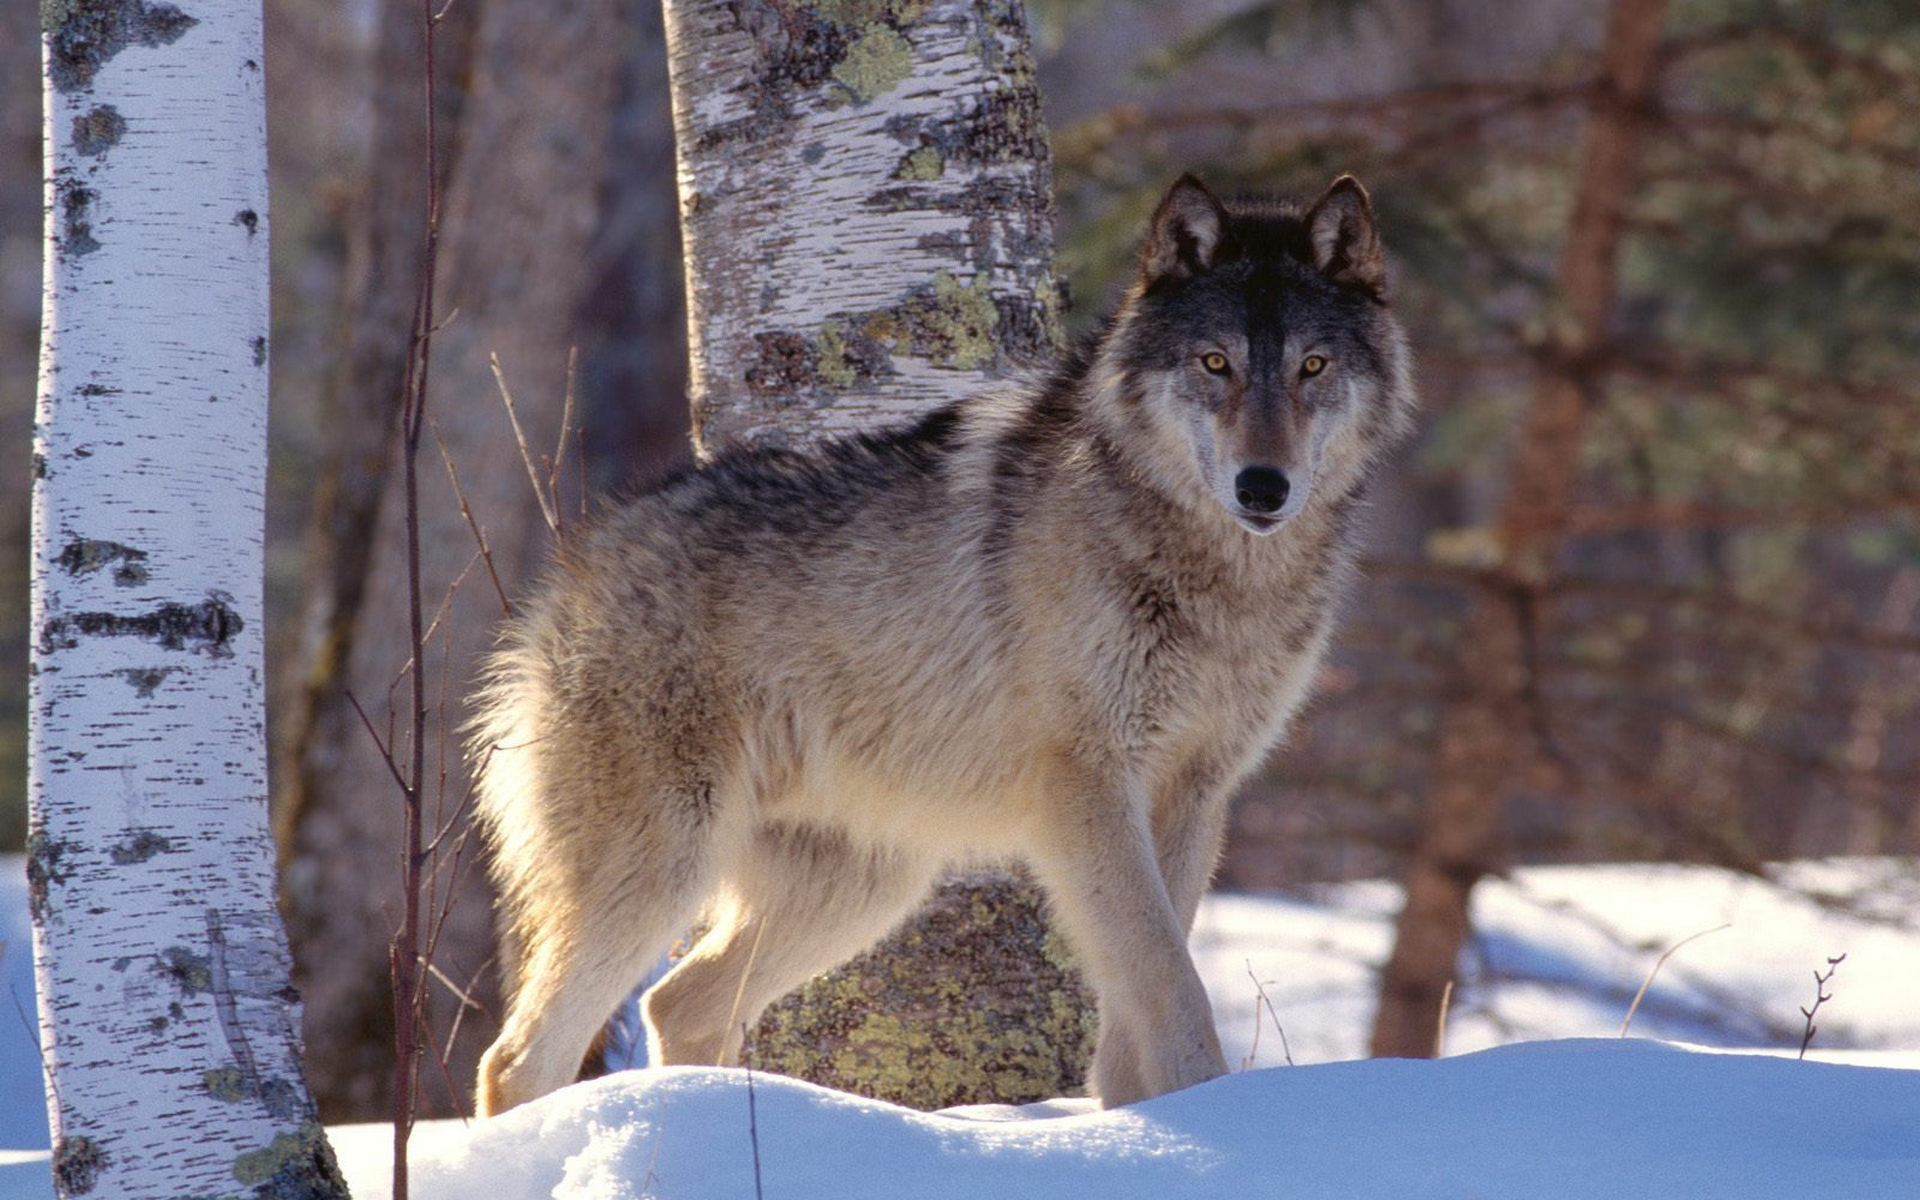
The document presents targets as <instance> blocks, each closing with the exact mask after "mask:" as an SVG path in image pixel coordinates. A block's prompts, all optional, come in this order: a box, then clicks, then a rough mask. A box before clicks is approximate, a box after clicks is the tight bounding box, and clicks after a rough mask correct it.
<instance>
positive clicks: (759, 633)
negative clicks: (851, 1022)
mask: <svg viewBox="0 0 1920 1200" xmlns="http://www.w3.org/2000/svg"><path fill="white" fill-rule="evenodd" d="M1383 272H1384V265H1383V260H1382V257H1381V250H1380V245H1379V241H1378V239H1377V237H1376V235H1375V232H1374V224H1373V214H1372V210H1371V208H1370V206H1369V204H1368V202H1367V198H1366V193H1365V192H1364V191H1362V190H1361V189H1360V187H1359V185H1358V184H1356V183H1354V182H1353V181H1352V180H1351V179H1346V178H1343V179H1341V180H1338V181H1336V182H1335V184H1334V185H1333V187H1332V188H1330V189H1329V190H1328V192H1327V193H1326V194H1325V195H1324V196H1322V197H1321V198H1320V199H1319V200H1318V201H1317V202H1315V203H1314V204H1312V205H1310V206H1307V205H1284V204H1256V205H1247V206H1236V207H1233V208H1228V207H1225V206H1223V205H1222V204H1221V203H1220V202H1219V201H1218V200H1216V199H1215V198H1214V197H1213V195H1212V194H1211V193H1210V192H1208V191H1207V190H1206V189H1205V188H1204V187H1203V186H1202V185H1201V184H1199V182H1198V181H1196V180H1193V179H1192V178H1191V177H1189V178H1185V179H1182V180H1181V181H1180V182H1179V183H1178V184H1176V185H1175V187H1174V188H1173V190H1172V191H1171V192H1170V193H1169V194H1168V196H1167V199H1166V200H1165V201H1164V202H1163V203H1162V205H1161V207H1160V211H1159V212H1158V213H1157V214H1156V216H1155V218H1154V222H1153V226H1152V228H1151V230H1150V231H1149V234H1148V237H1147V241H1146V245H1145V247H1144V249H1143V250H1142V253H1141V267H1140V275H1139V278H1138V281H1137V282H1136V284H1135V286H1134V287H1133V289H1132V290H1131V291H1130V292H1129V294H1128V296H1127V298H1126V299H1125V301H1124V302H1123V304H1122V305H1121V308H1120V310H1119V312H1118V313H1117V314H1116V316H1115V317H1114V318H1113V319H1112V320H1111V321H1110V322H1109V324H1108V325H1107V327H1106V328H1105V330H1104V332H1103V333H1101V334H1100V335H1099V336H1098V337H1096V338H1095V339H1093V340H1092V341H1091V342H1090V344H1089V345H1088V347H1086V348H1085V349H1084V350H1083V351H1082V352H1081V353H1080V354H1079V355H1078V356H1077V357H1076V358H1075V359H1074V360H1073V361H1072V362H1070V363H1068V364H1067V365H1065V366H1063V367H1062V368H1061V369H1060V371H1059V372H1058V373H1057V374H1056V375H1055V376H1054V377H1053V378H1052V379H1051V380H1050V381H1048V382H1046V383H1045V384H1044V385H1042V386H1039V387H1037V388H1035V389H1033V390H1031V391H1029V392H1027V393H1025V394H1020V395H1016V396H1012V397H1007V396H991V395H987V396H981V397H978V398H976V399H973V400H969V401H967V402H965V403H962V404H960V405H957V406H954V407H950V408H945V409H941V410H938V411H935V412H932V413H930V414H928V415H927V416H926V417H925V418H924V419H923V420H921V421H919V422H918V423H917V424H915V425H912V426H910V427H906V428H901V429H898V430H895V431H893V432H891V433H885V434H881V435H876V436H869V437H860V438H854V439H850V440H846V441H841V442H836V443H833V444H830V445H827V446H825V447H822V448H820V449H818V450H815V451H811V452H808V453H792V452H786V451H774V450H763V451H754V452H747V453H740V454H733V455H728V456H723V457H721V458H720V459H718V460H717V461H715V462H714V463H712V464H711V465H708V466H706V467H703V468H701V469H699V470H697V471H695V472H692V473H690V474H687V475H685V476H682V477H680V478H679V479H677V480H674V481H672V482H669V483H668V484H666V485H665V486H664V487H662V488H660V489H659V490H658V491H656V492H655V493H653V494H652V495H649V496H647V497H645V498H643V499H641V500H639V501H637V502H635V503H632V504H630V505H628V506H626V507H624V508H622V509H620V510H618V511H616V512H614V513H613V514H611V515H610V516H609V517H607V518H606V519H604V520H603V521H601V522H600V523H599V524H597V525H596V526H594V527H593V528H591V529H590V530H589V531H588V532H586V533H584V534H582V535H580V536H579V537H578V538H577V539H575V540H573V541H571V542H570V543H568V544H567V545H565V546H563V547H562V549H561V551H560V554H559V556H558V561H557V564H556V566H555V567H554V569H553V571H552V572H551V577H550V578H549V579H548V581H547V582H546V584H545V586H544V587H542V588H541V589H540V590H539V591H538V592H537V593H536V594H535V595H534V596H533V597H532V598H531V599H530V600H528V602H527V603H526V604H525V606H524V608H523V609H522V613H521V615H520V616H519V617H518V618H517V619H516V620H514V621H513V622H512V624H511V625H510V627H509V629H508V631H507V634H506V636H505V640H504V643H503V647H502V649H500V650H499V652H498V653H497V654H496V655H495V657H494V659H493V661H492V664H491V670H490V675H489V682H488V684H487V686H486V687H485V689H484V690H483V692H482V693H481V695H480V697H479V702H478V710H479V716H478V719H477V723H476V733H475V735H474V739H473V745H474V748H475V753H476V756H477V757H478V758H479V759H481V760H482V762H483V770H482V782H481V790H480V800H479V814H480V819H481V822H482V825H483V828H484V829H485V831H486V834H487V837H488V839H489V841H490V843H491V845H492V849H493V864H494V867H493V869H494V874H495V877H496V879H497V881H498V883H499V886H500V891H501V894H502V898H503V902H504V905H505V909H504V912H505V918H504V920H503V928H502V940H503V943H504V951H505V952H504V956H503V961H504V962H505V963H506V967H507V971H506V973H507V976H508V981H509V988H510V991H511V1007H510V1011H509V1014H508V1017H507V1020H506V1022H505V1027H504V1028H503V1030H502V1031H501V1034H500V1038H499V1040H498V1041H497V1042H495V1043H494V1045H493V1047H492V1048H491V1049H490V1050H488V1052H487V1055H486V1058H485V1060H484V1062H483V1063H482V1065H481V1070H480V1109H481V1111H482V1112H483V1113H494V1112H499V1111H502V1110H503V1109H506V1108H510V1107H512V1106H513V1105H516V1104H519V1103H521V1102H523V1101H526V1100H530V1099H533V1098H534V1097H536V1096H539V1095H542V1094H544V1093H546V1092H549V1091H551V1090H553V1089H555V1088H558V1087H560V1086H562V1085H564V1084H566V1083H568V1082H570V1081H572V1079H573V1078H574V1076H575V1073H576V1071H577V1070H578V1068H579V1066H580V1062H581V1057H582V1054H583V1052H584V1051H586V1049H587V1047H588V1045H589V1043H590V1042H591V1041H592V1039H593V1038H594V1036H595V1034H596V1032H597V1031H598V1030H599V1029H600V1027H601V1025H602V1023H603V1022H604V1021H605V1020H606V1019H607V1017H608V1015H609V1014H610V1013H611V1012H612V1011H613V1009H614V1008H615V1007H616V1006H617V1005H618V1003H619V1002H620V1000H621V998H622V997H623V996H624V995H625V994H626V993H627V991H628V990H629V989H630V988H632V987H633V986H634V984H635V983H636V981H637V980H638V979H639V978H640V977H641V975H642V973H643V972H644V971H645V970H646V969H647V968H648V967H649V966H650V965H651V964H652V963H653V962H654V961H655V960H656V959H658V957H659V956H660V954H661V952H662V951H663V950H665V949H666V948H667V946H668V945H669V943H670V942H671V941H672V939H673V938H674V936H675V935H676V934H677V933H678V932H679V931H681V930H683V929H685V928H686V927H687V926H688V925H689V924H691V923H692V922H694V921H695V920H696V919H698V918H700V917H702V916H704V917H705V918H706V920H707V921H708V922H709V928H708V932H707V933H706V934H705V936H704V937H702V938H701V939H700V941H699V942H698V944H697V945H696V946H695V947H694V948H693V950H692V952H691V953H690V954H688V955H687V956H686V957H685V958H684V959H682V960H681V962H680V963H679V965H678V966H676V967H675V968H674V970H673V971H672V972H671V973H669V974H668V975H667V977H666V978H665V979H663V980H661V981H660V983H659V984H657V985H656V986H655V987H654V988H653V989H652V990H651V991H649V992H648V993H647V997H646V1003H645V1008H646V1017H647V1025H648V1036H649V1040H650V1045H649V1050H650V1053H651V1056H652V1061H654V1062H655V1063H707V1064H711V1063H715V1062H719V1061H726V1060H729V1059H730V1058H731V1057H732V1056H733V1055H734V1054H735V1053H736V1051H737V1049H738V1045H739V1042H740V1030H741V1028H742V1026H743V1025H745V1024H748V1023H751V1022H752V1021H753V1020H754V1019H755V1018H756V1016H757V1015H758V1014H759V1012H760V1011H761V1009H762V1008H764V1007H765V1006H766V1005H767V1004H768V1003H770V1002H771V1001H773V1000H775V999H777V998H778V997H779V996H780V995H782V994H783V993H785V992H786V991H788V990H789V989H791V988H792V987H794V986H795V985H796V984H798V983H800V982H801V981H803V980H805V979H807V978H808V977H810V976H812V975H814V974H816V973H818V972H820V971H823V970H826V969H828V968H831V967H833V966H834V965H836V964H838V963H840V962H841V961H843V960H845V959H847V958H849V957H851V956H852V955H854V954H855V953H857V952H859V951H860V950H861V949H863V948H864V947H866V946H867V945H868V944H870V943H871V942H873V941H875V940H877V939H878V938H879V937H880V936H881V935H882V934H884V933H885V932H886V931H887V929H888V928H889V927H891V926H892V925H893V924H895V923H896V922H897V921H898V920H899V919H900V918H901V917H902V916H903V915H905V914H906V913H907V912H908V911H909V910H911V909H912V908H913V907H914V905H915V903H916V902H917V901H918V900H920V899H921V898H922V896H923V895H924V893H925V892H926V890H927V888H928V886H929V883H930V881H931V880H932V879H933V878H934V877H935V875H936V874H937V873H938V872H940V871H941V869H942V868H943V867H945V866H947V865H949V864H952V863H955V862H957V861H961V860H979V859H991V858H998V857H1017V858H1021V859H1024V860H1026V861H1027V862H1029V863H1030V864H1031V865H1032V866H1033V868H1034V870H1035V871H1036V873H1037V874H1038V876H1039V878H1040V879H1041V881H1042V883H1043V884H1044V885H1045V887H1046V889H1047V892H1048V894H1049V896H1050V897H1051V900H1052V903H1053V906H1054V910H1055V915H1056V918H1057V919H1058V921H1059V922H1060V924H1061V925H1062V927H1063V928H1064V929H1065V931H1066V933H1067V935H1068V937H1069V939H1070V940H1071V941H1072V943H1073V945H1074V947H1075V949H1076V951H1077V952H1078V955H1079V958H1080V961H1081V963H1082V965H1083V966H1084V969H1085V971H1086V973H1087V976H1088V978H1089V981H1090V982H1091V983H1092V984H1093V986H1094V989H1095V991H1096V992H1097V994H1098V996H1099V1004H1100V1046H1099V1050H1098V1052H1097V1054H1096V1056H1095V1062H1094V1079H1093V1085H1094V1088H1095V1090H1096V1091H1097V1092H1098V1094H1099V1095H1100V1097H1101V1098H1102V1099H1103V1101H1104V1102H1105V1103H1107V1104H1110V1105H1111V1104H1121V1103H1126V1102H1129V1101H1133V1100H1139V1099H1142V1098H1144V1097H1148V1096H1153V1095H1157V1094H1159V1093H1161V1092H1166V1091H1171V1090H1173V1089H1175V1088H1182V1087H1186V1086H1188V1085H1190V1084H1195V1083H1199V1082H1201V1081H1202V1080H1205V1079H1209V1078H1211V1077H1213V1076H1215V1075H1218V1074H1220V1073H1221V1072H1222V1071H1223V1070H1224V1064H1223V1063H1222V1060H1221V1054H1220V1046H1219V1042H1218V1040H1217V1038H1216V1037H1215V1034H1214V1031H1213V1024H1212V1018H1211V1013H1210V1010H1209V1007H1208V1003H1207V996H1206V993H1205V991H1204V989H1203V988H1202V987H1201V984H1200V980H1199V977H1198V976H1197V975H1196V974H1195V972H1194V968H1193V964H1192V962H1191V960H1190V959H1189V958H1188V955H1187V950H1186V935H1187V932H1188V930H1189V928H1190V927H1191V924H1192V921H1193V917H1194V910H1195V908H1196V906H1197V905H1198V903H1199V900H1200V895H1201V893H1202V891H1204V890H1205V888H1206V884H1207V880H1208V877H1209V876H1210V874H1211V873H1212V871H1213V868H1214V864H1215V860H1216V857H1217V854H1218V851H1219V846H1220V842H1221V836H1222V830H1223V826H1224V824H1225V818H1226V809H1227V799H1228V796H1229V793H1230V792H1231V791H1232V789H1233V787H1234V785H1235V783H1236V782H1237V781H1239V780H1240V779H1241V778H1242V777H1243V776H1244V775H1245V774H1246V773H1247V772H1248V771H1249V770H1250V769H1251V768H1252V767H1253V766H1254V765H1255V764H1256V763H1257V762H1258V761H1259V759H1260V757H1261V756H1262V754H1263V753H1264V752H1265V751H1266V749H1267V748H1268V746H1270V745H1271V744H1272V743H1273V742H1274V741H1275V740H1276V739H1277V738H1278V737H1279V735H1280V734H1281V732H1282V730H1283V728H1284V726H1285V724H1286V722H1287V720H1288V718H1289V717H1290V716H1291V714H1292V713H1293V712H1294V710H1295V709H1296V708H1298V707H1299V705H1300V703H1301V701H1302V699H1303V698H1304V697H1305V695H1306V693H1307V689H1308V687H1309V685H1310V683H1311V681H1312V679H1313V676H1314V673H1315V670H1316V666H1317V664H1318V662H1319V660H1320V656H1321V653H1322V651H1323V650H1324V649H1325V647H1326V645H1327V641H1328V637H1329V634H1330V631H1331V630H1332V627H1333V623H1334V619H1335V615H1336V612H1337V610H1338V608H1339V607H1340V601H1341V597H1342V595H1343V594H1344V593H1345V592H1346V591H1347V589H1348V587H1349V584H1350V582H1351V580H1352V577H1353V573H1354V572H1353V560H1354V555H1355V552H1356V547H1355V537H1356V524H1357V521H1356V518H1357V515H1358V509H1359V500H1360V495H1361V490H1362V487H1363V485H1364V483H1365V481H1366V479H1367V476H1368V474H1369V472H1370V469H1371V468H1372V467H1373V466H1374V464H1375V463H1376V462H1377V460H1378V459H1379V457H1380V455H1381V453H1382V451H1383V450H1384V449H1385V448H1387V447H1388V446H1390V445H1391V444H1393V443H1394V442H1395V441H1397V440H1398V439H1399V438H1400V437H1401V436H1402V435H1403V434H1404V433H1405V432H1406V431H1407V430H1408V428H1409V427H1410V425H1411V422H1412V410H1413V397H1412V392H1411V388H1410V386H1409V383H1408V379H1407V352H1406V349H1405V343H1404V339H1403V337H1402V335H1401V332H1400V329H1399V326H1398V325H1397V323H1396V322H1395V321H1394V319H1393V317H1392V315H1391V314H1390V312H1389V311H1388V309H1387V307H1386V303H1385V299H1384V287H1383V285H1384V276H1383Z"/></svg>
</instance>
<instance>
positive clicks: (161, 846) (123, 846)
mask: <svg viewBox="0 0 1920 1200" xmlns="http://www.w3.org/2000/svg"><path fill="white" fill-rule="evenodd" d="M171 849H173V843H172V842H171V841H169V840H167V839H166V838H165V837H162V836H161V835H160V834H157V833H155V832H154V831H153V830H151V829H142V830H139V831H138V832H136V833H135V834H134V835H133V836H132V837H130V838H128V839H127V840H126V841H124V842H121V843H120V844H119V845H118V846H115V847H114V848H113V849H112V851H110V852H109V853H110V856H111V857H112V859H113V861H114V862H115V863H117V864H119V865H120V866H123V867H124V866H128V865H130V864H133V863H143V862H145V861H147V860H148V859H150V858H152V857H153V856H154V855H156V854H165V853H166V852H167V851H169V850H171ZM122 961H125V960H122ZM117 965H118V964H116V966H117Z"/></svg>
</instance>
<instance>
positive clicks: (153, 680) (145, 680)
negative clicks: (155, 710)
mask: <svg viewBox="0 0 1920 1200" xmlns="http://www.w3.org/2000/svg"><path fill="white" fill-rule="evenodd" d="M174 669H175V668H173V667H128V668H127V669H126V670H124V671H119V672H116V674H118V675H119V676H120V678H122V679H124V680H126V681H127V682H128V683H130V684H132V685H133V691H134V694H135V695H137V696H139V697H140V698H141V699H142V700H146V699H148V698H150V697H151V696H152V695H153V692H154V689H155V688H158V687H159V686H160V685H161V684H162V683H164V682H166V678H167V676H169V675H171V674H173V672H174Z"/></svg>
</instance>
